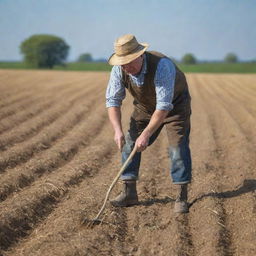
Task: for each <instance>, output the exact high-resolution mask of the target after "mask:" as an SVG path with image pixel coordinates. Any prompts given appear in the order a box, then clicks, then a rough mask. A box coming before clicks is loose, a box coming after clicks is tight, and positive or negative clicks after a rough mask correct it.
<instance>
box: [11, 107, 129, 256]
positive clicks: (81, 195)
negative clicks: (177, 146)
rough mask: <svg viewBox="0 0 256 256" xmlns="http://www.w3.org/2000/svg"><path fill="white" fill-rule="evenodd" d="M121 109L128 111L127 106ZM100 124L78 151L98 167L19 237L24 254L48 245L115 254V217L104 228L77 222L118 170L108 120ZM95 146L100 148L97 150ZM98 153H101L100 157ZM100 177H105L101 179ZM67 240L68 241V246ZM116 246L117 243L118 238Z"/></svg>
mask: <svg viewBox="0 0 256 256" xmlns="http://www.w3.org/2000/svg"><path fill="white" fill-rule="evenodd" d="M124 111H125V112H127V108H126V107H124ZM103 128H104V129H103V130H102V132H101V133H100V135H99V136H97V138H96V139H95V140H94V141H93V142H94V143H93V145H92V146H90V147H88V148H87V151H86V153H84V154H81V155H82V156H84V157H86V159H87V160H88V161H89V162H90V163H93V165H96V166H98V164H99V163H100V166H101V168H100V169H99V170H95V171H93V172H91V175H90V176H89V177H88V179H85V180H84V181H83V182H82V183H81V184H80V186H79V187H76V188H74V191H73V190H72V192H70V193H68V195H67V196H66V198H65V199H66V200H63V201H62V202H61V203H60V204H58V207H57V208H55V211H54V212H52V213H51V214H50V215H49V216H48V217H47V219H45V220H44V221H43V223H41V225H39V226H38V227H37V228H36V229H35V230H34V232H33V233H32V234H31V235H30V236H29V237H28V238H27V240H25V241H24V242H22V241H21V248H23V249H24V250H23V249H22V251H23V253H24V254H26V255H44V254H45V253H47V252H48V251H49V249H50V250H51V253H52V254H53V255H60V254H61V255H70V254H76V255H84V254H86V255H116V254H114V253H113V250H115V248H113V247H112V245H113V244H115V241H116V239H117V238H118V239H121V240H122V238H121V234H119V235H118V234H116V233H115V231H116V230H118V232H121V228H120V227H116V226H115V224H114V223H115V221H118V220H116V219H115V218H114V220H113V224H109V225H107V226H108V227H109V228H107V229H106V226H105V224H104V225H102V226H97V227H96V228H95V229H94V230H91V229H88V228H86V227H84V226H82V227H81V226H80V221H81V220H82V219H83V218H84V217H87V218H93V217H94V216H95V215H96V214H97V211H98V210H99V208H100V207H101V204H102V203H103V199H104V196H105V193H106V191H107V189H108V186H109V185H110V183H111V181H112V179H113V178H114V176H115V174H116V172H117V171H118V167H117V165H118V166H119V164H120V163H119V162H120V160H119V158H120V156H119V155H118V158H117V157H115V159H114V162H113V161H111V159H112V158H113V153H116V150H114V149H116V146H115V145H114V142H112V131H111V129H110V124H109V123H108V125H106V126H103ZM103 142H105V143H103ZM96 145H97V146H96ZM95 150H96V151H99V154H97V153H96V152H95ZM101 155H103V156H104V157H103V158H102V157H101ZM93 169H95V168H94V167H93ZM102 177H104V180H101V178H102ZM70 205H72V206H71V207H70ZM111 210H112V209H111V208H110V207H109V205H108V206H107V209H106V211H105V214H104V215H105V216H106V215H110V217H111V218H112V216H113V212H112V213H111ZM121 219H122V216H121ZM107 221H108V220H107ZM110 221H112V220H110ZM121 225H122V224H121ZM48 227H51V228H50V229H49V228H48ZM49 231H50V232H49ZM38 235H39V237H38ZM46 241H48V242H47V247H45V246H44V245H45V242H46ZM24 243H25V245H24ZM35 243H36V244H37V246H36V247H37V248H39V249H36V250H34V249H35V248H36V247H35V246H33V248H32V247H31V245H32V244H35ZM67 244H69V246H68V247H67V246H66V245H67ZM118 246H120V243H119V242H118ZM19 248H20V247H19V245H18V246H17V248H16V251H19V250H20V249H19ZM38 253H39V254H38ZM11 254H12V252H10V255H11Z"/></svg>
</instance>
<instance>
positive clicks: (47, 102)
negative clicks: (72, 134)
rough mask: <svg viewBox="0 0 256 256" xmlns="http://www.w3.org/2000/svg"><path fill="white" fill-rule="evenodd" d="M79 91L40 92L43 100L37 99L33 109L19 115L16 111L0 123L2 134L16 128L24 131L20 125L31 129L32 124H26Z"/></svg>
mask: <svg viewBox="0 0 256 256" xmlns="http://www.w3.org/2000/svg"><path fill="white" fill-rule="evenodd" d="M76 91H78V88H77V87H76V88H71V89H69V88H67V89H66V88H64V89H63V90H61V92H60V93H59V92H58V93H57V92H55V91H54V90H51V91H50V92H47V93H44V92H40V95H41V98H38V99H36V104H34V105H35V106H34V107H33V108H30V109H29V110H28V109H22V110H21V111H19V112H18V113H17V112H15V111H14V114H13V115H12V116H8V117H7V118H5V119H2V120H1V123H0V134H2V133H4V132H5V131H7V130H8V132H11V130H13V129H14V128H15V129H16V130H18V129H22V127H18V125H21V124H23V125H24V126H25V125H27V126H29V128H30V126H31V125H30V124H26V123H25V122H26V121H28V120H31V119H33V118H34V117H36V118H38V115H39V114H41V113H43V112H47V111H48V109H49V108H50V107H52V106H54V105H56V104H60V99H62V98H65V97H67V96H69V97H70V94H71V95H72V93H74V92H76ZM5 137H6V134H5Z"/></svg>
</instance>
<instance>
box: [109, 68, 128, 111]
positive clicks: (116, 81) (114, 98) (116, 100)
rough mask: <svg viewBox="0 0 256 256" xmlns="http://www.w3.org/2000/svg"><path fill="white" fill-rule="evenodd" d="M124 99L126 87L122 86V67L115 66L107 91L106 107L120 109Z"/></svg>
mask: <svg viewBox="0 0 256 256" xmlns="http://www.w3.org/2000/svg"><path fill="white" fill-rule="evenodd" d="M124 98H125V87H124V85H123V84H122V72H121V67H119V66H114V67H113V68H112V71H111V74H110V78H109V82H108V86H107V90H106V107H107V108H109V107H120V106H121V105H122V101H123V99H124Z"/></svg>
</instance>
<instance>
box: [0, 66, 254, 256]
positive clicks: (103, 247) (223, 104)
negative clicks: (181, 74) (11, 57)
mask: <svg viewBox="0 0 256 256" xmlns="http://www.w3.org/2000/svg"><path fill="white" fill-rule="evenodd" d="M108 77H109V73H108V72H64V71H29V70H22V71H21V70H0V90H1V94H0V120H1V121H0V151H1V154H0V200H1V203H0V255H4V256H11V255H12V256H18V255H19V256H20V255H26V256H29V255H31V256H32V255H33V256H36V255H40V256H44V255H54V256H59V255H61V256H62V255H79V256H80V255H81V256H82V255H118V256H119V255H136V256H144V255H146V256H149V255H152V256H153V255H154V256H155V255H162V256H165V255H168V256H169V255H171V256H175V255H178V256H200V255H202V256H206V255H207V256H229V255H236V256H253V255H256V157H255V156H256V101H255V98H256V75H255V74H199V73H198V74H196V73H195V74H187V79H188V82H189V86H190V91H191V96H192V131H191V150H192V159H193V182H192V184H191V185H190V187H189V203H190V212H189V213H188V214H184V215H175V214H174V213H173V210H172V208H173V206H174V200H175V195H176V192H177V191H176V187H175V185H172V183H171V180H170V178H169V171H168V169H169V161H168V157H167V141H166V137H165V133H164V131H163V132H162V134H161V135H160V137H159V139H158V140H157V141H156V142H155V143H154V144H153V145H152V146H151V147H149V148H148V149H147V150H146V151H145V152H144V153H143V158H142V165H141V172H140V180H139V182H138V192H139V200H140V204H139V205H137V206H134V207H129V208H121V209H120V208H114V207H111V206H110V205H109V204H108V205H107V208H106V212H105V215H104V221H105V222H106V223H104V224H102V225H97V226H95V228H93V229H88V228H87V227H85V226H83V225H80V223H81V220H82V219H83V218H84V217H87V218H93V217H94V216H95V215H96V214H97V212H98V211H99V209H100V207H101V205H102V203H103V199H104V197H105V193H106V192H107V189H108V187H109V185H110V184H111V182H112V180H113V178H114V177H115V175H116V173H117V172H118V171H119V169H120V153H119V152H118V150H117V147H116V146H115V144H114V141H113V132H112V129H111V125H110V123H109V121H108V118H107V115H106V110H105V102H104V101H105V100H104V95H105V88H106V85H107V81H108ZM131 102H132V101H131V98H129V97H128V98H127V99H126V100H125V101H124V103H123V107H122V109H123V116H122V118H123V122H124V130H127V127H128V123H129V115H130V113H131V111H132V106H131ZM120 188H121V184H119V183H118V184H117V186H116V188H115V189H114V191H113V192H112V193H111V197H113V196H114V195H115V194H116V193H117V192H118V191H119V190H120Z"/></svg>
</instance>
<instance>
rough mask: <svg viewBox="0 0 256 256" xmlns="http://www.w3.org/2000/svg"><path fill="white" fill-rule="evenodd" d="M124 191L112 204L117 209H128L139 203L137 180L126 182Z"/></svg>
mask: <svg viewBox="0 0 256 256" xmlns="http://www.w3.org/2000/svg"><path fill="white" fill-rule="evenodd" d="M123 185H124V186H123V191H122V192H121V194H120V195H118V196H117V197H116V198H115V199H113V200H111V201H110V203H111V204H112V205H113V206H116V207H127V206H131V205H135V204H137V203H138V195H137V190H136V180H126V181H124V182H123Z"/></svg>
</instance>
